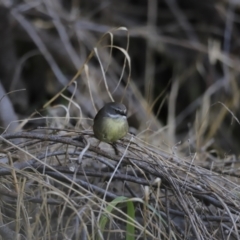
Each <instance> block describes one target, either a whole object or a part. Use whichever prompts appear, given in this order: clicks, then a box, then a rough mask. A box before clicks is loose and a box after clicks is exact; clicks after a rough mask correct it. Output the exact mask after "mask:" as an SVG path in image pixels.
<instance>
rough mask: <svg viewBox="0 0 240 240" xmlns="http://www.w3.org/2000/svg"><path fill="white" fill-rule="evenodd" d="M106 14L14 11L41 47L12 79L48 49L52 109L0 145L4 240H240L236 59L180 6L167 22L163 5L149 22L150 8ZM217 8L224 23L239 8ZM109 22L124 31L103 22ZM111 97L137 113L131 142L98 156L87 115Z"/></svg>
mask: <svg viewBox="0 0 240 240" xmlns="http://www.w3.org/2000/svg"><path fill="white" fill-rule="evenodd" d="M126 2H127V1H126ZM74 4H75V5H76V6H74ZM78 4H79V5H78ZM88 4H89V2H85V5H84V7H85V8H84V7H83V8H84V9H85V10H86V9H88V7H89V9H92V8H91V6H90V5H91V4H90V5H88ZM104 4H105V5H104ZM108 4H109V3H108V2H105V1H102V5H101V4H100V5H98V4H97V3H96V5H97V6H96V11H97V12H98V11H99V12H100V13H102V12H103V16H102V18H101V16H98V14H96V15H97V16H98V17H97V16H96V17H95V18H94V17H93V19H94V20H95V23H93V22H91V21H87V20H86V21H84V20H83V17H82V16H81V17H82V18H80V16H78V14H80V13H79V12H78V11H77V9H78V8H77V6H78V7H80V6H81V4H80V2H78V1H73V3H72V6H71V7H70V10H68V11H67V10H66V9H65V8H64V7H62V6H61V4H60V2H58V1H43V2H40V1H39V2H31V1H29V2H27V1H26V2H21V3H19V4H16V5H15V6H14V7H13V8H12V9H11V13H12V16H13V18H14V19H15V21H16V22H17V24H16V22H15V24H16V26H17V27H16V28H17V30H18V31H19V32H20V35H19V36H20V37H19V38H20V39H21V38H23V39H24V37H26V36H24V34H26V33H25V32H27V34H28V36H27V37H26V38H27V41H30V42H31V43H34V45H35V46H36V49H37V50H32V51H31V52H30V53H29V52H28V53H25V55H24V56H22V59H21V61H20V62H19V65H18V68H19V69H18V70H17V71H16V72H18V71H20V69H21V68H23V66H22V65H24V62H25V61H27V59H28V58H32V57H34V56H35V55H36V54H39V52H40V53H41V56H43V57H44V59H45V61H46V62H47V64H48V68H44V71H43V72H46V76H48V79H47V80H48V81H47V84H46V85H47V87H46V89H45V90H46V92H47V94H46V92H44V91H45V90H43V89H39V91H40V92H41V93H42V94H43V95H44V96H45V94H46V95H51V99H50V100H46V99H45V101H44V106H43V109H39V110H38V111H34V112H33V113H32V114H31V115H30V117H28V118H25V119H23V120H22V121H15V122H14V124H16V122H17V123H18V131H17V132H15V133H9V132H8V129H10V127H7V128H6V129H5V131H4V133H3V134H2V135H1V137H0V140H1V159H0V195H1V198H0V239H83V240H84V239H92V240H93V239H110V240H114V239H127V240H131V239H139V240H140V239H144V240H145V239H189V240H191V239H194V240H195V239H199V240H200V239H201V240H202V239H216V240H218V239H240V219H239V217H240V216H239V213H240V212H239V209H240V189H239V188H240V187H239V177H240V170H239V159H238V157H237V156H236V154H230V153H229V152H227V149H228V147H229V146H231V147H230V149H231V150H232V149H233V152H234V153H235V152H236V150H237V149H238V148H239V147H238V146H239V142H238V141H236V139H237V137H236V136H235V135H234V132H235V131H236V132H237V131H238V129H239V120H238V119H239V113H238V110H239V97H240V95H239V92H240V91H239V86H238V85H239V84H238V71H239V70H238V66H239V61H238V58H237V57H236V56H234V55H231V54H230V50H229V49H228V48H227V46H225V47H224V51H222V49H221V47H220V44H219V40H214V39H211V38H210V37H209V36H208V35H207V32H208V31H213V30H214V31H216V32H218V28H217V27H219V26H217V27H216V28H214V27H212V28H210V30H209V29H207V28H206V27H207V26H206V25H204V24H203V23H202V24H203V25H201V24H200V23H201V21H198V20H199V19H197V20H196V22H194V21H193V24H192V25H191V24H190V20H189V21H188V17H189V18H191V17H192V16H194V13H195V12H194V11H193V10H192V12H191V11H187V10H186V12H183V8H181V7H180V6H179V5H178V4H177V3H176V2H174V1H168V2H167V1H166V6H167V9H168V10H167V11H168V12H166V13H165V14H162V15H161V14H159V13H158V12H157V9H158V7H159V6H158V1H156V0H155V1H148V6H147V9H148V11H146V13H145V12H144V10H145V7H144V6H142V5H141V4H138V5H137V6H134V5H129V6H128V7H126V6H127V5H125V4H127V3H125V2H124V1H120V2H118V1H116V5H114V6H113V5H111V6H110V8H108V7H107V6H108ZM129 4H130V3H129ZM213 6H215V7H212V8H211V11H218V13H221V14H222V15H221V16H228V14H231V13H232V12H231V11H233V9H231V8H230V7H229V9H228V11H227V10H226V9H225V8H224V6H225V2H224V1H222V2H221V3H219V5H213ZM68 7H69V6H68ZM161 7H164V6H161ZM201 7H204V6H202V5H201ZM217 7H218V8H217ZM66 8H67V7H66ZM111 9H112V11H113V10H114V11H113V12H112V14H110V13H111ZM123 9H125V10H126V9H127V10H128V11H129V12H131V14H130V15H131V16H133V17H136V18H137V17H138V14H139V15H140V13H141V14H143V12H144V13H145V14H146V15H144V16H145V17H146V19H147V21H146V26H144V25H142V26H140V27H135V26H134V24H133V23H131V20H130V19H131V18H125V17H124V16H125V15H124V14H123ZM169 12H171V13H172V14H173V16H174V17H175V21H172V15H169ZM85 13H86V12H85ZM124 13H125V12H124ZM126 13H127V12H126ZM126 13H125V14H126ZM162 13H163V12H162ZM197 13H198V12H197ZM28 14H29V16H30V17H29V16H28ZM83 14H84V11H83ZM88 14H89V15H91V11H90V12H88ZM92 14H93V15H94V13H92ZM128 14H129V13H128ZM188 14H189V15H190V16H189V15H188ZM100 15H101V14H100ZM159 15H161V16H159ZM209 15H210V16H211V14H209ZM94 16H95V15H94ZM170 16H171V17H170ZM85 17H86V19H87V16H85ZM197 17H198V15H197V14H196V18H197ZM79 19H80V20H79ZM159 19H160V20H161V21H160V23H159ZM229 19H230V18H229V16H228V17H226V21H230V20H229ZM53 20H54V21H53ZM110 20H111V21H113V22H114V21H116V22H117V23H116V24H115V25H116V26H117V25H118V26H123V25H126V26H128V28H127V27H119V28H115V29H112V28H110V27H109V26H107V25H104V24H103V23H101V21H103V22H104V21H106V22H108V21H109V22H110ZM97 21H99V22H97ZM123 23H125V24H123ZM227 23H228V24H227ZM229 24H230V25H229ZM232 24H233V23H232ZM20 26H21V27H20ZM159 26H161V28H160V27H159ZM158 27H159V29H160V30H161V31H160V30H159V29H158ZM205 28H206V29H205ZM23 29H24V30H23ZM230 30H231V23H229V22H226V33H228V34H230V32H231V31H230ZM51 31H52V32H57V33H58V34H57V35H54V34H52V33H51ZM201 31H202V32H203V33H202V34H200V33H201ZM16 32H17V31H16ZM199 32H200V33H199ZM23 33H24V34H23ZM15 34H17V33H15ZM168 34H169V35H168ZM184 34H186V38H184V37H183V35H184ZM230 35H231V34H230ZM139 39H141V40H142V39H143V40H144V41H145V43H146V46H145V47H144V48H143V49H142V48H141V45H140V44H139V45H138V44H137V43H139V42H137V40H139ZM225 39H228V37H226V36H225ZM18 40H19V39H18ZM21 40H22V39H21ZM132 42H133V44H132ZM131 46H132V47H131ZM131 51H132V55H131V54H130V52H131ZM136 52H137V53H140V54H139V55H137V57H136V56H134V54H135V53H136ZM159 56H161V57H163V58H165V60H166V61H163V60H161V61H159V62H158V61H157V60H156V59H157V57H159ZM132 59H134V60H135V61H133V60H132ZM179 59H180V60H179ZM206 59H207V60H206ZM140 60H143V61H140ZM142 62H144V69H145V72H144V71H142V69H141V66H142V65H141V64H140V63H142ZM169 62H172V73H171V77H170V79H167V81H168V83H167V84H165V85H164V84H163V85H162V84H161V83H162V82H165V81H166V80H165V79H164V77H165V76H166V75H165V74H163V75H161V78H159V79H160V80H161V81H160V80H156V79H158V77H159V75H158V74H159V72H161V71H163V70H162V69H164V68H168V66H169V64H170V63H169ZM138 64H139V65H138ZM40 65H41V62H40ZM40 65H39V66H40ZM136 65H137V67H136ZM219 65H221V66H222V69H221V70H222V71H223V72H224V76H222V77H216V76H218V74H219V75H220V72H221V70H219V68H220V67H219ZM143 72H144V74H143ZM138 73H139V75H138ZM164 73H166V72H165V71H164ZM211 74H212V75H211ZM133 75H134V76H135V79H134V80H135V81H133V80H132V76H133ZM213 76H215V78H214V77H213ZM68 79H71V80H70V81H69V80H68ZM202 79H205V82H204V84H205V85H206V86H207V87H206V88H205V89H204V90H203V91H200V90H201V88H202V85H203V84H202ZM139 89H141V91H140V90H139ZM50 93H51V94H50ZM223 93H224V94H223ZM188 99H190V101H189V102H188V104H187V105H185V106H184V108H183V102H184V101H187V100H188ZM112 100H114V101H119V102H123V103H124V104H125V105H126V106H127V107H128V110H129V114H128V116H129V123H130V126H131V127H132V129H131V132H133V133H134V134H128V136H126V137H125V138H124V139H122V140H120V141H118V142H117V143H116V144H114V145H110V144H107V143H101V144H100V145H99V146H98V141H97V140H96V139H95V138H94V136H93V133H92V128H91V126H92V118H93V117H94V115H95V113H96V112H97V110H98V109H99V108H100V107H102V106H103V104H104V103H105V102H109V101H112ZM166 108H167V111H166ZM179 108H180V109H181V111H179V110H178V109H179ZM164 109H165V110H164ZM163 115H164V117H163V118H161V116H163ZM159 116H160V119H161V120H163V121H165V122H166V124H165V125H164V126H163V124H162V123H161V122H160V121H159V119H158V117H159ZM39 122H40V123H44V127H39V126H38V125H39V124H38V123H39ZM29 123H33V126H34V127H33V128H31V129H30V128H29V127H28V124H29ZM23 129H28V130H23ZM182 129H183V130H182ZM229 129H230V130H229ZM181 130H182V131H181ZM236 135H237V134H236Z"/></svg>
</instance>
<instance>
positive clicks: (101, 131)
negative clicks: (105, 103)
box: [93, 117, 128, 142]
mask: <svg viewBox="0 0 240 240" xmlns="http://www.w3.org/2000/svg"><path fill="white" fill-rule="evenodd" d="M93 131H94V135H95V136H96V137H97V138H98V139H99V140H101V141H104V142H115V141H117V140H118V139H120V138H122V137H124V136H125V135H126V134H127V132H128V122H127V119H126V117H123V118H109V117H103V118H101V119H96V121H95V122H94V126H93Z"/></svg>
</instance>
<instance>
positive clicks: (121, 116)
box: [108, 113, 126, 118]
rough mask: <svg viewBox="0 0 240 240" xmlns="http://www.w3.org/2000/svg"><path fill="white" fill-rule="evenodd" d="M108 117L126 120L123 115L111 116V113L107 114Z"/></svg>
mask: <svg viewBox="0 0 240 240" xmlns="http://www.w3.org/2000/svg"><path fill="white" fill-rule="evenodd" d="M108 116H109V117H110V118H126V116H125V115H121V114H111V113H108Z"/></svg>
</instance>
